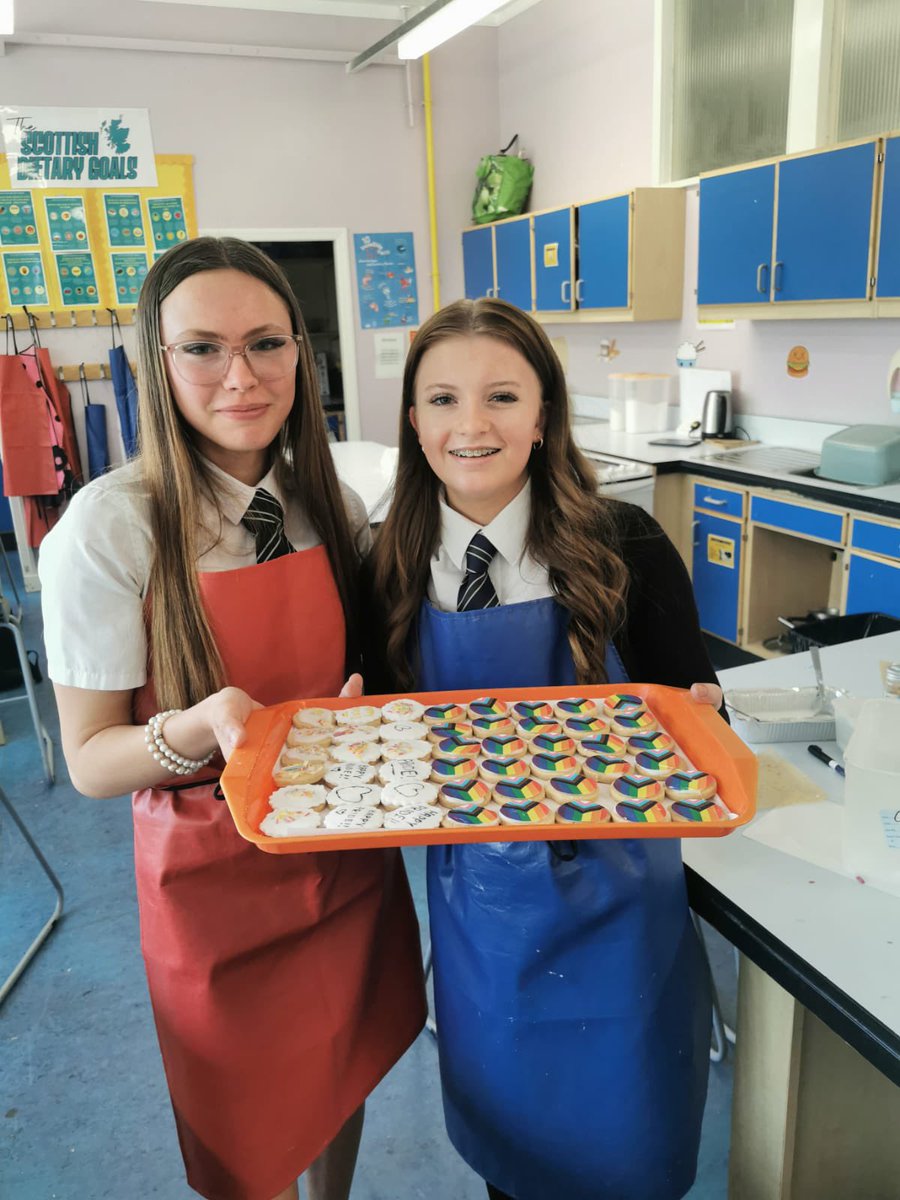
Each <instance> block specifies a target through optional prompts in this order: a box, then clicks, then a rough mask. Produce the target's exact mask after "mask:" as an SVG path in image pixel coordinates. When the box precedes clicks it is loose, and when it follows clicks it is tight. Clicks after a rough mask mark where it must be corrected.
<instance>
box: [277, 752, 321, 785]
mask: <svg viewBox="0 0 900 1200" xmlns="http://www.w3.org/2000/svg"><path fill="white" fill-rule="evenodd" d="M327 769H328V763H327V762H326V760H325V759H324V758H321V757H319V756H318V755H315V756H310V757H308V758H304V759H303V761H302V762H292V763H286V764H284V765H283V766H282V765H281V764H279V766H277V767H276V768H275V770H274V771H273V772H272V778H273V779H274V780H275V783H276V784H277V785H278V787H290V786H291V785H293V784H301V783H318V782H319V780H320V779H322V778H323V777H324V775H325V772H326V771H327Z"/></svg>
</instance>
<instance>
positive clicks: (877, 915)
mask: <svg viewBox="0 0 900 1200" xmlns="http://www.w3.org/2000/svg"><path fill="white" fill-rule="evenodd" d="M821 657H822V668H823V673H824V677H825V682H826V683H827V684H830V685H832V686H836V687H841V688H844V689H846V690H848V691H850V692H851V693H852V694H854V695H857V696H863V697H864V696H878V695H880V694H881V677H880V672H879V663H880V662H881V661H883V660H889V661H895V660H897V659H900V633H890V634H884V635H883V636H881V637H875V638H866V639H863V640H862V641H858V642H849V643H845V644H844V645H840V646H833V647H827V648H826V649H824V650H822V651H821ZM719 681H720V683H721V684H722V686H723V687H724V688H726V689H727V688H732V687H793V686H808V685H810V684H812V683H813V682H814V676H813V670H812V663H811V661H810V656H809V654H808V653H807V654H793V655H788V656H786V657H784V658H779V659H771V660H768V661H765V662H759V663H752V664H749V665H747V666H743V667H733V668H731V669H730V670H726V671H722V672H720V674H719ZM753 749H754V750H756V751H757V752H760V751H762V750H767V751H771V752H773V753H776V754H779V755H781V756H782V757H783V758H785V759H787V760H788V761H789V762H791V763H792V764H793V765H794V766H796V767H797V768H799V769H800V770H801V771H802V772H803V773H804V774H805V775H807V777H808V778H809V779H811V780H812V781H813V782H814V783H815V785H816V786H817V787H819V788H821V789H822V790H823V791H824V792H825V794H826V796H827V797H828V799H827V800H826V801H823V802H821V803H819V804H806V805H803V806H798V807H797V808H796V809H794V810H792V813H793V815H794V816H795V820H794V826H795V829H799V830H801V831H802V829H803V827H804V824H805V825H806V827H807V828H809V829H812V828H813V826H814V825H815V823H816V822H819V821H821V820H823V819H827V818H834V817H835V816H836V815H837V814H835V812H834V805H837V804H840V803H841V801H842V798H843V786H844V785H843V780H842V779H841V778H840V777H839V776H838V775H836V774H835V773H834V772H833V771H831V770H829V768H828V767H826V766H825V765H824V764H822V763H819V762H817V761H816V759H814V758H813V757H812V756H811V755H810V754H809V753H808V751H807V749H806V742H779V743H777V744H772V745H766V746H761V745H756V746H754V747H753ZM823 749H825V750H827V751H830V752H831V754H832V755H833V756H835V757H837V756H838V751H837V746H836V745H835V744H834V743H827V742H826V743H824V744H823ZM823 810H824V817H823ZM764 818H765V814H760V815H758V816H757V817H756V818H755V819H754V821H760V820H762V819H764ZM831 824H832V826H833V822H831ZM752 826H753V822H752V823H751V825H749V826H747V827H746V828H747V829H748V830H749V829H751V828H752ZM682 852H683V856H684V861H685V863H686V864H687V865H688V866H689V867H691V868H692V869H693V870H694V871H696V872H697V873H698V874H699V875H700V876H702V878H703V879H705V880H706V881H707V882H708V883H710V884H711V885H712V886H713V887H715V888H716V889H717V890H718V891H720V892H721V893H722V894H723V895H724V896H726V897H727V898H728V899H729V900H730V901H732V902H733V903H734V904H735V905H737V907H738V908H740V909H741V910H742V911H743V912H744V913H746V914H747V916H749V917H750V918H752V919H753V920H754V921H756V922H758V923H759V924H760V925H761V926H763V927H764V928H765V929H766V930H767V931H768V932H769V933H770V934H771V935H773V936H774V937H775V938H777V939H779V941H781V942H783V943H784V944H785V945H786V946H787V947H788V948H789V949H791V950H792V951H794V953H796V954H797V955H798V956H799V957H800V958H802V959H803V960H804V961H805V962H807V963H808V964H809V965H810V966H812V967H813V968H815V969H816V970H817V971H819V972H821V974H822V975H824V976H825V977H826V978H827V979H828V980H830V981H831V982H832V983H833V984H834V985H836V986H837V987H838V988H840V989H841V990H842V991H843V992H845V993H846V994H847V995H848V996H849V997H850V998H851V999H852V1000H854V1001H856V1003H858V1004H859V1005H860V1006H861V1007H862V1008H863V1009H865V1010H866V1011H867V1012H868V1013H870V1014H871V1015H872V1016H873V1017H875V1018H876V1019H877V1020H879V1021H881V1022H883V1024H884V1025H886V1026H887V1027H888V1028H889V1029H891V1030H892V1031H894V1033H896V1034H898V1035H900V897H896V896H892V895H890V894H888V893H886V892H881V891H878V890H876V889H875V888H873V887H869V886H866V885H865V884H861V883H858V882H857V881H856V880H854V879H850V878H848V877H847V876H845V875H843V874H839V873H837V872H835V871H830V870H826V869H824V868H823V867H820V866H815V865H813V864H811V863H807V862H804V861H803V860H802V859H800V858H797V857H794V856H793V855H789V854H786V853H781V852H779V851H778V850H776V849H773V848H772V847H771V846H768V845H763V844H761V843H760V842H758V841H755V840H753V838H751V837H749V836H747V834H746V833H745V831H744V830H738V831H736V832H735V833H733V834H730V835H729V836H728V837H724V838H694V839H691V838H685V839H684V840H683V842H682Z"/></svg>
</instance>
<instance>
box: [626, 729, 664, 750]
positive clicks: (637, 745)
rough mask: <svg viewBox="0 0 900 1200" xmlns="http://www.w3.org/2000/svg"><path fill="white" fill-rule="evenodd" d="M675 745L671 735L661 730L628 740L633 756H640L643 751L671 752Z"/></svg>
mask: <svg viewBox="0 0 900 1200" xmlns="http://www.w3.org/2000/svg"><path fill="white" fill-rule="evenodd" d="M674 745H675V743H674V742H673V741H672V739H671V738H670V737H669V735H668V734H667V733H663V732H662V731H661V730H655V731H652V732H650V733H637V734H635V735H634V737H630V738H629V739H628V749H629V750H630V751H631V752H632V753H633V754H639V753H640V752H641V750H671V749H672V747H673V746H674Z"/></svg>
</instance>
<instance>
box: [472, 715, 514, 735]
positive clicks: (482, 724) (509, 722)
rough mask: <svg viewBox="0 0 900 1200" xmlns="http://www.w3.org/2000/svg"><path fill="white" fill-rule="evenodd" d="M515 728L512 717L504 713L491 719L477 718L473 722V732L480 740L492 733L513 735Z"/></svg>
mask: <svg viewBox="0 0 900 1200" xmlns="http://www.w3.org/2000/svg"><path fill="white" fill-rule="evenodd" d="M515 728H516V726H515V722H514V721H513V719H512V717H507V716H505V715H504V714H503V713H498V714H497V715H496V716H490V717H476V718H475V720H474V721H473V722H472V732H473V733H474V734H475V736H476V737H480V738H483V737H487V736H488V734H490V733H513V732H514V730H515Z"/></svg>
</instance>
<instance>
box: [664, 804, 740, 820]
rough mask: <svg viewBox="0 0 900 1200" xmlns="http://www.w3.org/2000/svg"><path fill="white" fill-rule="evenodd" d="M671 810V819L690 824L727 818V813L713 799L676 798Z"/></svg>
mask: <svg viewBox="0 0 900 1200" xmlns="http://www.w3.org/2000/svg"><path fill="white" fill-rule="evenodd" d="M671 812H672V820H673V821H679V822H684V823H685V824H691V825H695V824H698V823H699V824H712V823H713V822H714V821H726V820H727V819H728V814H727V813H726V812H725V810H724V809H723V808H721V807H720V806H719V805H718V804H716V802H715V800H676V801H675V802H674V804H673V805H672V808H671Z"/></svg>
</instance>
